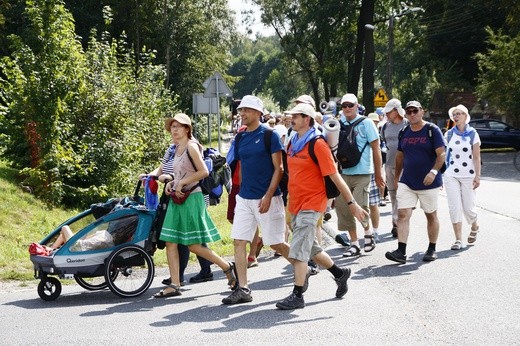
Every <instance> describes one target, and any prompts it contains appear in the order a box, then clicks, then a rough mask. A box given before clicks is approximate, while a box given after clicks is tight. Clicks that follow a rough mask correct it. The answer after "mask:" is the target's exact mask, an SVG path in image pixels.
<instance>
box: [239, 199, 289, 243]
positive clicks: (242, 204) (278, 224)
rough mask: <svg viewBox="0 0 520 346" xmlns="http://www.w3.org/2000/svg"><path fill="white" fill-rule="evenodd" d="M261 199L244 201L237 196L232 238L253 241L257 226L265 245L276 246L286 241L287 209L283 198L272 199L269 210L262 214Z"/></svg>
mask: <svg viewBox="0 0 520 346" xmlns="http://www.w3.org/2000/svg"><path fill="white" fill-rule="evenodd" d="M259 203H260V200H259V199H244V198H242V197H240V196H239V195H237V204H236V206H235V218H234V220H233V227H232V228H231V238H233V239H239V240H247V241H252V240H253V237H254V236H255V232H256V228H257V226H260V231H261V232H262V241H263V243H264V245H276V244H281V243H283V242H284V241H285V207H284V205H283V199H282V196H281V195H280V196H274V197H273V198H272V199H271V206H270V207H269V210H268V211H267V212H266V213H264V214H260V212H259V211H258V204H259Z"/></svg>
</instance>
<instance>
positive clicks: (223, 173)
mask: <svg viewBox="0 0 520 346" xmlns="http://www.w3.org/2000/svg"><path fill="white" fill-rule="evenodd" d="M187 153H188V158H189V159H190V162H191V165H192V166H193V168H195V164H194V162H193V159H192V158H191V156H190V152H189V150H188V151H187ZM202 159H203V161H204V163H205V164H206V167H207V168H208V172H209V175H208V176H207V177H206V178H204V179H202V180H201V181H199V186H200V189H201V190H202V193H203V194H204V195H209V199H210V205H216V204H218V203H220V197H221V196H222V192H223V188H222V187H225V188H226V190H227V191H228V192H229V190H231V168H230V167H229V165H228V164H227V162H226V158H225V157H223V156H222V155H221V154H220V152H219V151H218V150H217V149H215V148H207V149H205V150H204V151H203V152H202Z"/></svg>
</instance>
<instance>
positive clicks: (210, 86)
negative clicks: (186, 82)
mask: <svg viewBox="0 0 520 346" xmlns="http://www.w3.org/2000/svg"><path fill="white" fill-rule="evenodd" d="M202 85H203V86H204V88H206V90H205V91H204V97H220V96H232V94H233V93H232V92H231V89H229V87H228V86H227V84H226V81H225V80H224V78H222V75H221V74H220V73H219V72H215V73H214V74H213V75H212V76H211V77H209V78H208V79H206V80H205V81H204V83H203V84H202Z"/></svg>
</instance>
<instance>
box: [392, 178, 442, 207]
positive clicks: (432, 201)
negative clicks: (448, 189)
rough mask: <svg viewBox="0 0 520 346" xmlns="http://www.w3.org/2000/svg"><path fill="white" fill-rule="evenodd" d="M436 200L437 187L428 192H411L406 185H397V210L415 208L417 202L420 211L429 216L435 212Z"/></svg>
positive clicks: (437, 197) (437, 195) (437, 194)
mask: <svg viewBox="0 0 520 346" xmlns="http://www.w3.org/2000/svg"><path fill="white" fill-rule="evenodd" d="M438 200H439V188H438V187H436V188H433V189H428V190H412V189H410V188H409V187H408V185H406V184H403V183H399V184H398V185H397V205H398V207H399V209H410V208H415V207H416V206H417V201H419V202H420V206H421V209H422V210H424V212H425V213H427V214H429V213H433V212H434V211H436V210H437V202H438Z"/></svg>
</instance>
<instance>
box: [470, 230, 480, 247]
mask: <svg viewBox="0 0 520 346" xmlns="http://www.w3.org/2000/svg"><path fill="white" fill-rule="evenodd" d="M478 232H479V231H478V227H477V228H475V229H473V228H472V229H471V232H470V233H469V236H468V244H473V243H474V242H476V241H477V235H478Z"/></svg>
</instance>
